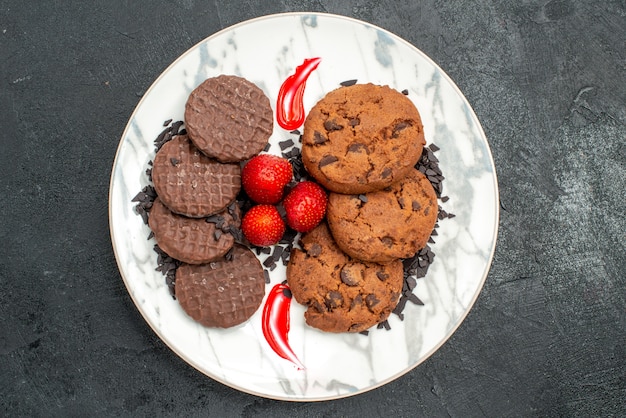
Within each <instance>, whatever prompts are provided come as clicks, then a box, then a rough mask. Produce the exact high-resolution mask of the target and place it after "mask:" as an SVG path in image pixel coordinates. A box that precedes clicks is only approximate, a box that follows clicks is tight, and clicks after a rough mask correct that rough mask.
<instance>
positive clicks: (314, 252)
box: [307, 242, 322, 257]
mask: <svg viewBox="0 0 626 418" xmlns="http://www.w3.org/2000/svg"><path fill="white" fill-rule="evenodd" d="M321 253H322V246H321V245H319V244H318V243H317V242H315V243H313V244H312V245H311V246H310V247H309V249H308V251H307V254H309V255H310V256H311V257H318V256H319V255H320V254H321Z"/></svg>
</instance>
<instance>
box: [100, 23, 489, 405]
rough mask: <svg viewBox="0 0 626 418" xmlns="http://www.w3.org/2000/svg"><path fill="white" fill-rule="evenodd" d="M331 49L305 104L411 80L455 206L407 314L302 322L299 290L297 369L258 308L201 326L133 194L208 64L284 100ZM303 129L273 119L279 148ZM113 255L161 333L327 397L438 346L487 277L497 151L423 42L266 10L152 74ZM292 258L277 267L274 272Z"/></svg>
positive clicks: (242, 374)
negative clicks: (349, 323)
mask: <svg viewBox="0 0 626 418" xmlns="http://www.w3.org/2000/svg"><path fill="white" fill-rule="evenodd" d="M311 57H321V58H322V61H321V64H320V65H319V67H318V68H317V69H316V70H315V71H314V72H313V73H312V75H311V77H310V78H309V81H308V83H307V86H306V91H305V94H304V104H305V109H307V110H308V109H310V108H311V107H312V106H313V104H314V103H315V102H317V101H318V100H319V99H320V98H322V96H323V95H324V94H325V93H327V92H329V91H330V90H332V89H334V88H336V87H338V86H339V83H341V82H343V81H346V80H351V79H358V81H359V82H363V83H365V82H372V83H375V84H387V85H389V86H391V87H392V88H395V89H397V90H405V89H406V90H408V92H409V94H408V97H409V98H410V99H411V100H413V102H414V103H415V104H416V106H417V108H418V109H419V111H420V113H421V116H422V119H423V123H424V131H425V133H426V140H427V142H428V143H435V144H436V145H437V146H439V147H440V148H441V150H440V151H439V152H437V153H436V155H437V157H438V158H439V160H440V167H441V169H442V171H443V173H444V176H445V177H446V180H445V181H444V186H443V187H444V189H443V195H447V196H449V197H450V200H449V201H447V202H446V203H442V206H443V208H444V209H445V210H446V211H447V212H449V213H454V214H455V215H456V217H455V218H452V219H445V220H443V221H441V222H440V227H439V229H438V233H439V235H438V236H437V237H435V238H436V244H434V245H432V246H431V248H432V249H433V251H434V253H435V254H436V257H435V261H434V263H433V264H432V265H431V266H430V270H429V271H428V274H427V276H426V277H425V278H422V279H419V280H418V285H417V287H416V288H415V290H414V293H415V294H416V295H417V296H418V297H419V298H420V299H421V300H422V301H423V302H424V303H425V305H424V306H417V305H414V304H412V303H408V304H407V307H406V309H405V311H404V314H405V319H404V321H400V319H399V318H398V317H397V316H395V315H392V316H391V317H390V319H389V324H390V325H391V330H389V331H387V330H384V329H375V328H374V329H373V330H371V331H370V333H369V335H367V336H364V335H361V334H345V335H337V334H328V333H323V332H320V331H317V330H315V329H313V328H310V327H308V326H307V325H306V324H305V323H304V319H303V312H304V309H303V308H302V307H301V306H300V305H298V304H297V303H296V302H295V301H293V303H292V306H291V331H290V333H289V340H290V343H291V346H292V348H293V350H294V351H295V353H296V355H297V356H298V357H299V358H300V360H301V361H302V362H303V363H304V365H305V366H306V369H305V370H297V369H296V368H295V367H294V366H293V365H292V364H291V363H290V362H288V361H286V360H284V359H282V358H280V357H279V356H278V355H276V354H275V353H274V352H273V351H272V350H271V349H270V347H269V345H268V344H267V343H266V341H265V340H264V338H263V334H262V331H261V309H259V311H258V312H257V313H256V314H255V315H254V316H253V317H252V318H251V319H250V320H249V321H248V322H247V323H245V324H244V325H241V326H239V327H235V328H232V329H227V330H218V329H209V328H204V327H202V326H200V325H198V324H197V323H195V322H194V321H193V320H191V319H190V318H189V317H188V316H186V314H185V313H184V312H183V311H182V310H181V308H180V306H179V305H178V302H177V301H175V300H173V299H172V297H171V296H170V293H169V291H168V288H167V286H166V283H165V278H164V276H163V275H161V273H159V272H156V271H155V267H156V265H157V264H156V254H155V252H154V251H153V249H152V247H153V245H154V242H153V241H152V240H147V236H148V234H149V229H148V227H147V226H146V225H144V223H143V222H142V219H141V217H140V216H138V215H137V214H136V213H135V210H134V203H133V202H131V199H132V198H133V197H134V196H135V195H136V194H137V193H138V192H139V191H140V190H141V188H142V187H144V186H145V185H146V184H148V179H147V178H146V175H145V170H146V168H147V167H148V161H150V160H151V159H152V158H153V157H154V145H153V140H154V139H155V138H156V136H157V135H158V134H159V132H161V130H162V129H163V122H164V121H166V120H168V119H174V120H175V121H176V120H182V118H183V110H184V105H185V101H186V99H187V96H188V95H189V93H190V92H191V90H192V89H193V88H195V87H196V86H197V85H198V84H200V83H201V82H202V81H203V80H205V79H206V78H208V77H213V76H217V75H219V74H234V75H239V76H242V77H245V78H247V79H248V80H250V81H252V82H254V83H256V84H257V85H258V86H259V87H260V88H262V89H263V90H264V91H265V93H266V94H267V96H268V97H269V98H270V101H271V102H272V105H273V106H274V107H275V103H276V96H277V94H278V91H279V88H280V85H281V84H282V82H283V81H284V80H285V78H286V77H288V76H289V75H290V74H292V73H293V72H294V70H295V67H296V66H298V65H300V64H301V63H302V62H303V60H304V59H305V58H311ZM293 138H294V135H292V134H289V133H288V132H286V131H285V130H283V129H281V128H280V127H279V126H278V125H277V124H275V127H274V133H273V135H272V137H271V139H270V143H271V144H272V147H271V149H270V152H272V153H275V154H280V148H279V147H278V142H279V141H284V140H285V139H293ZM109 217H110V225H111V237H112V241H113V247H114V250H115V255H116V258H117V263H118V266H119V269H120V272H121V274H122V277H123V279H124V282H125V283H126V287H127V288H128V291H129V293H130V295H131V297H132V299H133V301H134V302H135V304H136V305H137V308H138V309H139V311H140V312H141V314H142V315H143V317H144V318H145V320H146V321H147V322H148V323H149V324H150V326H151V327H152V329H154V331H155V332H156V333H157V334H158V335H159V337H160V338H161V339H162V340H163V341H164V342H165V343H166V344H167V345H168V346H169V347H170V348H171V349H172V350H173V351H174V352H176V354H178V355H179V356H180V357H182V358H183V359H184V360H185V361H187V362H188V363H189V364H191V365H192V366H193V367H195V368H197V369H198V370H200V371H201V372H202V373H205V374H206V375H207V376H209V377H211V378H213V379H215V380H218V381H220V382H222V383H224V384H226V385H228V386H231V387H233V388H236V389H239V390H241V391H244V392H248V393H252V394H255V395H259V396H264V397H268V398H275V399H285V400H299V401H300V400H326V399H335V398H341V397H345V396H350V395H355V394H357V393H361V392H364V391H367V390H370V389H373V388H376V387H378V386H380V385H383V384H385V383H387V382H390V381H391V380H393V379H395V378H397V377H399V376H401V375H403V374H404V373H406V372H408V371H409V370H411V369H413V368H414V367H416V366H417V365H418V364H420V363H421V362H423V361H424V360H425V359H426V358H428V357H429V356H430V355H431V354H433V353H434V352H435V351H436V350H437V349H438V348H439V347H440V346H441V345H442V344H443V343H444V342H445V341H446V340H447V339H448V338H449V337H450V335H452V333H453V332H454V331H455V330H456V328H457V327H458V326H459V324H460V323H461V322H462V321H463V319H464V318H465V316H466V315H467V313H468V311H469V310H470V308H471V307H472V305H473V303H474V301H475V300H476V298H477V297H478V294H479V292H480V290H481V288H482V285H483V283H484V281H485V278H486V277H487V272H488V270H489V266H490V263H491V259H492V256H493V252H494V249H495V242H496V235H497V227H498V189H497V181H496V175H495V170H494V164H493V159H492V157H491V153H490V150H489V146H488V144H487V139H486V138H485V135H484V132H483V130H482V128H481V126H480V124H479V122H478V119H477V118H476V116H475V114H474V112H473V111H472V108H471V107H470V105H469V104H468V102H467V101H466V99H465V98H464V97H463V95H462V94H461V92H460V91H459V89H458V88H457V87H456V86H455V84H454V83H453V82H452V81H451V80H450V78H449V77H448V76H447V75H446V74H445V73H444V72H443V71H442V70H441V69H440V68H439V67H438V66H437V65H436V64H434V63H433V61H432V60H430V59H429V58H428V57H427V56H426V55H425V54H424V53H422V52H421V51H419V50H418V49H417V48H415V47H414V46H412V45H410V44H409V43H407V42H406V41H404V40H402V39H400V38H398V37H397V36H395V35H393V34H391V33H390V32H387V31H385V30H383V29H380V28H378V27H375V26H373V25H371V24H368V23H365V22H361V21H357V20H354V19H350V18H346V17H341V16H334V15H328V14H318V13H306V14H304V13H290V14H279V15H271V16H265V17H261V18H257V19H253V20H250V21H247V22H243V23H240V24H237V25H235V26H232V27H230V28H227V29H224V30H222V31H220V32H218V33H216V34H214V35H212V36H210V37H208V38H207V39H205V40H204V41H202V42H200V43H199V44H197V45H196V46H194V47H193V48H191V49H190V50H189V51H187V52H185V53H184V54H183V55H182V56H181V57H180V58H178V59H177V60H176V61H175V62H174V63H173V64H172V65H170V66H169V68H167V69H166V70H165V71H164V72H163V74H161V76H160V77H159V78H158V79H157V80H156V81H155V82H154V84H153V85H152V86H151V87H150V89H149V90H148V91H147V92H146V94H145V95H144V97H143V98H142V100H141V102H140V103H139V105H138V106H137V108H136V109H135V111H134V113H133V114H132V116H131V118H130V120H129V122H128V125H127V127H126V130H125V131H124V134H123V136H122V138H121V141H120V144H119V148H118V150H117V155H116V158H115V163H114V165H113V172H112V175H111V184H110V195H109ZM284 279H285V269H284V268H282V267H281V268H277V269H276V270H274V271H273V272H272V273H271V284H268V285H267V290H268V291H269V289H270V288H271V286H273V285H274V284H276V283H280V282H282V281H283V280H284Z"/></svg>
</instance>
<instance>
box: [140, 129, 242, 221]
mask: <svg viewBox="0 0 626 418" xmlns="http://www.w3.org/2000/svg"><path fill="white" fill-rule="evenodd" d="M152 182H153V183H154V189H155V190H156V192H157V194H158V195H159V197H160V198H161V201H162V202H163V203H164V204H165V205H166V206H167V207H168V208H169V209H170V210H171V211H172V212H175V213H178V214H181V215H185V216H189V217H192V218H199V217H205V216H209V215H212V214H214V213H217V212H221V211H222V210H224V209H225V208H226V207H227V206H228V205H229V204H230V203H232V202H233V201H234V200H235V198H236V197H237V194H238V193H239V191H240V190H241V167H240V165H239V164H238V163H233V164H224V163H220V162H219V161H216V160H213V159H211V158H209V157H207V156H206V155H204V154H202V153H201V152H200V151H199V150H198V148H196V147H195V146H194V145H193V144H192V143H191V141H190V140H189V138H188V137H187V136H186V135H177V136H175V137H174V138H173V139H172V140H171V141H169V142H167V143H165V144H164V145H163V146H162V147H161V149H160V150H159V151H158V152H157V153H156V155H155V157H154V162H153V167H152Z"/></svg>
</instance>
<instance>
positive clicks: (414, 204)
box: [411, 200, 428, 215]
mask: <svg viewBox="0 0 626 418" xmlns="http://www.w3.org/2000/svg"><path fill="white" fill-rule="evenodd" d="M411 208H412V209H413V210H414V211H418V210H420V209H421V208H422V205H420V203H419V202H418V201H417V200H414V201H413V202H411ZM426 210H428V208H426ZM424 214H425V215H428V213H424Z"/></svg>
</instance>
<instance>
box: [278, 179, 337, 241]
mask: <svg viewBox="0 0 626 418" xmlns="http://www.w3.org/2000/svg"><path fill="white" fill-rule="evenodd" d="M327 203H328V198H327V197H326V192H325V191H324V189H322V186H320V185H319V184H317V183H314V182H312V181H302V182H300V183H298V184H296V185H295V187H294V188H293V189H292V190H291V191H290V192H289V193H288V194H287V197H285V200H284V201H283V206H284V207H285V211H286V212H287V224H288V225H289V226H290V227H292V228H293V229H295V230H296V231H298V232H308V231H310V230H312V229H313V228H315V227H316V226H317V225H318V224H319V223H320V222H321V221H322V219H323V218H324V215H325V214H326V204H327Z"/></svg>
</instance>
